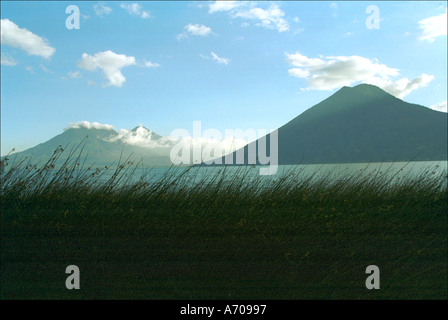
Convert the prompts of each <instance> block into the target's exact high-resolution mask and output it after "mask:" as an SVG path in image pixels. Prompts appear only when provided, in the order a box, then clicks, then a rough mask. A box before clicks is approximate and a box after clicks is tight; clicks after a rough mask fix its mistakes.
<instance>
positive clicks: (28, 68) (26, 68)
mask: <svg viewBox="0 0 448 320" xmlns="http://www.w3.org/2000/svg"><path fill="white" fill-rule="evenodd" d="M25 70H26V71H28V72H29V73H34V69H33V67H31V66H25Z"/></svg>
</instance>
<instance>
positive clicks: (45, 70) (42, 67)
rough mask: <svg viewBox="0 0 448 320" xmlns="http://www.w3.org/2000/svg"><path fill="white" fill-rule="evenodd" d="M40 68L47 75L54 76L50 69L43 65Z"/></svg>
mask: <svg viewBox="0 0 448 320" xmlns="http://www.w3.org/2000/svg"><path fill="white" fill-rule="evenodd" d="M40 68H41V69H42V70H43V71H44V72H46V73H49V74H54V72H53V71H51V70H50V69H48V68H47V67H46V66H44V65H43V64H40Z"/></svg>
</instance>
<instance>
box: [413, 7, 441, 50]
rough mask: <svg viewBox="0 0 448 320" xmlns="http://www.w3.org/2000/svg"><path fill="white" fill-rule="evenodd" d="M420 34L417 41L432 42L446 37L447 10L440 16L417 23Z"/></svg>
mask: <svg viewBox="0 0 448 320" xmlns="http://www.w3.org/2000/svg"><path fill="white" fill-rule="evenodd" d="M418 23H419V28H420V29H421V30H422V33H421V34H420V36H419V37H418V39H419V40H421V41H423V40H427V41H429V42H433V41H434V40H435V38H437V37H440V36H446V34H447V9H445V13H442V14H441V15H438V16H434V17H429V18H426V19H423V20H421V21H419V22H418Z"/></svg>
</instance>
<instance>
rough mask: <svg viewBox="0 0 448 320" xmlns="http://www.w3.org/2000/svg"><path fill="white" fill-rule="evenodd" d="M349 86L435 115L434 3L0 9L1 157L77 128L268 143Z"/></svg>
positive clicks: (438, 101)
mask: <svg viewBox="0 0 448 320" xmlns="http://www.w3.org/2000/svg"><path fill="white" fill-rule="evenodd" d="M69 6H75V7H69ZM74 8H75V10H74ZM78 13H79V15H77V14H78ZM359 83H371V84H375V85H377V86H379V87H381V88H383V89H384V90H386V91H388V92H389V93H391V94H393V95H395V96H397V97H398V98H400V99H403V100H405V101H407V102H412V103H417V104H421V105H423V106H426V107H429V108H432V109H434V110H438V111H441V112H446V109H447V107H446V106H447V102H446V101H447V5H446V2H444V1H442V2H436V1H428V2H420V1H414V2H406V1H396V2H394V1H377V2H367V1H345V2H338V1H336V2H333V1H323V2H318V1H312V2H311V1H272V2H271V1H260V2H257V1H248V2H243V1H218V2H215V1H210V2H208V1H197V2H189V1H172V2H169V1H163V2H162V1H160V2H157V1H143V2H132V1H109V2H107V1H105V2H96V1H92V2H91V1H80V2H76V1H71V2H63V1H47V2H44V1H24V2H19V1H1V154H2V155H4V154H7V153H8V152H9V151H11V149H13V148H15V149H16V151H21V150H25V149H27V148H30V147H33V146H35V145H37V144H39V143H42V142H45V141H47V140H49V139H50V138H52V137H54V136H55V135H58V134H60V133H62V132H63V130H64V129H66V128H68V127H70V126H73V125H74V124H76V123H78V124H79V123H80V122H81V121H85V122H84V123H93V122H97V123H99V124H102V125H109V126H113V128H115V129H116V130H119V129H123V128H124V129H132V128H133V127H135V126H137V125H139V124H141V125H144V126H145V127H147V128H149V129H151V130H153V131H155V132H157V133H158V134H160V135H164V136H168V135H170V134H171V132H172V131H173V130H176V129H186V130H189V131H190V132H191V131H192V129H193V122H194V121H201V125H202V129H203V130H205V129H210V128H213V129H217V130H219V131H221V132H223V133H224V131H225V130H226V129H237V128H240V129H243V130H247V129H251V128H252V129H255V130H257V129H265V130H268V131H269V130H272V129H277V128H279V127H280V126H282V125H284V124H285V123H287V122H289V121H290V120H292V119H293V118H295V117H296V116H298V115H299V114H301V113H302V112H304V111H305V110H306V109H308V108H310V107H312V106H313V105H315V104H316V103H318V102H320V101H322V100H323V99H325V98H327V97H329V96H330V95H331V94H333V93H334V92H336V91H337V90H339V89H340V88H341V87H342V86H354V85H357V84H359Z"/></svg>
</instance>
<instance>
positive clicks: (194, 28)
mask: <svg viewBox="0 0 448 320" xmlns="http://www.w3.org/2000/svg"><path fill="white" fill-rule="evenodd" d="M184 30H185V31H184V32H183V33H181V34H178V35H177V39H178V40H181V39H184V38H188V36H189V35H193V36H201V37H206V36H208V35H210V34H211V33H212V29H211V28H210V27H207V26H204V25H201V24H191V23H189V24H187V25H186V26H185V27H184Z"/></svg>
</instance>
